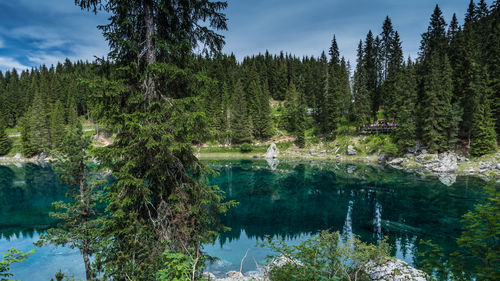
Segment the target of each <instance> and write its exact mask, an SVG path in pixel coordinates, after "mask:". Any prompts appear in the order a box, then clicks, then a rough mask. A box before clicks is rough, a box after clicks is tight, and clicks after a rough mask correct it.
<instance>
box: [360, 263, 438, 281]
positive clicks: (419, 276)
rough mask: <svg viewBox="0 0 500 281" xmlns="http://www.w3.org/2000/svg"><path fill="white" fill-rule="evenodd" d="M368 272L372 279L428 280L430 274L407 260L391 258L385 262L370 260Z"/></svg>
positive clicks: (398, 280)
mask: <svg viewBox="0 0 500 281" xmlns="http://www.w3.org/2000/svg"><path fill="white" fill-rule="evenodd" d="M366 273H367V274H368V276H369V277H370V280H371V281H427V280H430V278H429V275H427V274H426V273H425V272H423V271H421V270H418V269H415V268H413V267H411V266H410V265H408V264H407V263H406V262H404V261H402V260H398V259H391V260H389V261H388V262H386V263H384V264H381V265H380V264H376V263H375V262H369V263H368V264H367V265H366Z"/></svg>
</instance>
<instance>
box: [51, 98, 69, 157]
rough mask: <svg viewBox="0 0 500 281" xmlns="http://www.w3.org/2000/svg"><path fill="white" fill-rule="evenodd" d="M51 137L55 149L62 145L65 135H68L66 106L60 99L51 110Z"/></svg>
mask: <svg viewBox="0 0 500 281" xmlns="http://www.w3.org/2000/svg"><path fill="white" fill-rule="evenodd" d="M49 121H50V139H51V142H52V146H53V148H55V149H58V148H60V147H61V145H62V142H63V140H64V137H65V135H66V130H65V128H64V127H65V126H64V125H65V120H64V108H63V106H62V103H61V102H60V101H57V102H56V103H55V104H54V105H53V106H52V110H51V112H50V120H49Z"/></svg>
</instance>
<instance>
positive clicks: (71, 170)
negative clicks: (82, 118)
mask: <svg viewBox="0 0 500 281" xmlns="http://www.w3.org/2000/svg"><path fill="white" fill-rule="evenodd" d="M61 113H62V112H61ZM61 117H63V116H61ZM90 144H91V138H90V137H85V136H84V135H83V131H82V127H81V125H78V126H76V128H73V129H72V130H70V132H69V134H68V135H67V137H66V138H65V139H64V141H63V143H62V145H61V146H60V151H59V152H57V153H55V156H56V157H57V158H58V163H57V165H56V166H55V170H56V171H57V172H58V173H59V175H60V178H61V181H62V182H63V183H65V184H68V185H70V186H74V187H76V188H75V189H74V190H72V191H71V192H69V193H68V195H69V197H70V198H71V201H70V202H56V203H54V206H55V208H56V210H58V212H55V213H52V214H51V216H52V217H54V218H56V219H58V220H59V221H60V223H59V225H58V227H57V228H52V229H49V230H48V232H47V234H43V235H42V236H41V240H39V241H38V242H37V245H39V246H42V245H45V244H55V245H62V246H65V245H69V246H70V247H71V248H78V249H79V250H80V252H81V254H82V257H83V261H84V265H85V275H86V280H88V281H91V280H94V278H95V277H96V272H95V271H94V270H93V269H92V268H91V261H90V256H91V255H92V254H93V251H94V250H95V249H96V244H97V241H96V234H97V225H98V224H99V222H98V221H97V220H96V216H95V215H96V201H97V192H96V184H92V183H91V181H90V178H89V177H90V176H89V171H88V168H87V162H88V161H89V160H90V157H89V155H88V150H89V149H90Z"/></svg>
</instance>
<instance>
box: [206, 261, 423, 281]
mask: <svg viewBox="0 0 500 281" xmlns="http://www.w3.org/2000/svg"><path fill="white" fill-rule="evenodd" d="M289 263H293V264H296V265H298V266H303V264H302V263H301V262H300V261H298V260H294V259H289V258H287V257H285V256H279V257H278V258H276V259H275V260H274V261H272V262H271V263H270V264H269V265H267V266H266V267H265V268H263V269H260V270H258V271H251V272H248V273H246V274H245V275H244V274H242V273H241V272H237V271H230V272H228V273H227V274H226V276H225V277H223V278H219V279H217V278H216V277H215V275H213V274H212V273H204V274H203V276H204V277H205V278H206V279H207V280H211V281H270V279H269V271H270V269H271V268H273V267H281V266H283V265H285V264H289ZM364 270H365V272H366V273H367V274H368V276H369V278H370V280H371V281H426V280H430V278H429V276H428V275H427V274H426V273H425V272H423V271H421V270H418V269H415V268H413V267H411V266H410V265H408V264H407V263H405V262H404V261H402V260H398V259H391V260H389V261H387V262H386V263H383V264H378V263H375V262H369V263H367V264H366V266H365V269H364Z"/></svg>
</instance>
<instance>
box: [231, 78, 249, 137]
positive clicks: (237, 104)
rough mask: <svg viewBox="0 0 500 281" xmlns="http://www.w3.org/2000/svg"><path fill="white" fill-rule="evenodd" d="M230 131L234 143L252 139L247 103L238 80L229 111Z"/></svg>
mask: <svg viewBox="0 0 500 281" xmlns="http://www.w3.org/2000/svg"><path fill="white" fill-rule="evenodd" d="M231 132H232V140H233V142H234V143H244V142H250V141H251V140H252V135H251V133H250V132H251V127H250V122H249V117H248V111H247V103H246V100H245V96H244V93H243V89H242V85H241V82H240V81H238V82H237V83H236V88H235V95H234V100H233V110H232V111H231Z"/></svg>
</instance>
